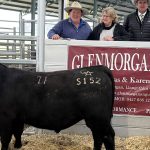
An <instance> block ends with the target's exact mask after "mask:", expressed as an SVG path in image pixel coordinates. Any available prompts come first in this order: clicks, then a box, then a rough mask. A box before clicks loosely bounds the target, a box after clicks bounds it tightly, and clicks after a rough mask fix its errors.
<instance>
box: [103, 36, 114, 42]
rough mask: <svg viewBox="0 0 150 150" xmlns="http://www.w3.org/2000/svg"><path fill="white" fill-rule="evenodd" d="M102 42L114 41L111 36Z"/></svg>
mask: <svg viewBox="0 0 150 150" xmlns="http://www.w3.org/2000/svg"><path fill="white" fill-rule="evenodd" d="M103 40H104V41H114V39H113V37H112V36H105V37H104V38H103Z"/></svg>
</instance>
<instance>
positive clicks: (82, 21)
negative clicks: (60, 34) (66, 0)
mask: <svg viewBox="0 0 150 150" xmlns="http://www.w3.org/2000/svg"><path fill="white" fill-rule="evenodd" d="M68 22H70V23H72V24H73V25H74V23H73V21H72V19H71V18H69V19H68ZM83 24H85V22H84V20H83V19H82V18H81V19H80V23H79V26H81V25H83Z"/></svg>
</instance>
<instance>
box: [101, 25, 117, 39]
mask: <svg viewBox="0 0 150 150" xmlns="http://www.w3.org/2000/svg"><path fill="white" fill-rule="evenodd" d="M115 26H116V24H114V26H113V27H112V28H111V29H109V30H105V29H103V30H102V32H101V34H100V37H99V40H100V41H104V40H103V38H104V37H105V36H112V37H113V36H114V34H113V33H114V29H115Z"/></svg>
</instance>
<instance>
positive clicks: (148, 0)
mask: <svg viewBox="0 0 150 150" xmlns="http://www.w3.org/2000/svg"><path fill="white" fill-rule="evenodd" d="M137 2H138V0H132V3H133V4H134V5H136V4H137ZM147 2H148V5H150V0H147Z"/></svg>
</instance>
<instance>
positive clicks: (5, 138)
mask: <svg viewBox="0 0 150 150" xmlns="http://www.w3.org/2000/svg"><path fill="white" fill-rule="evenodd" d="M11 137H12V134H11V133H7V134H2V135H1V150H8V146H9V143H10V141H11Z"/></svg>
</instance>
